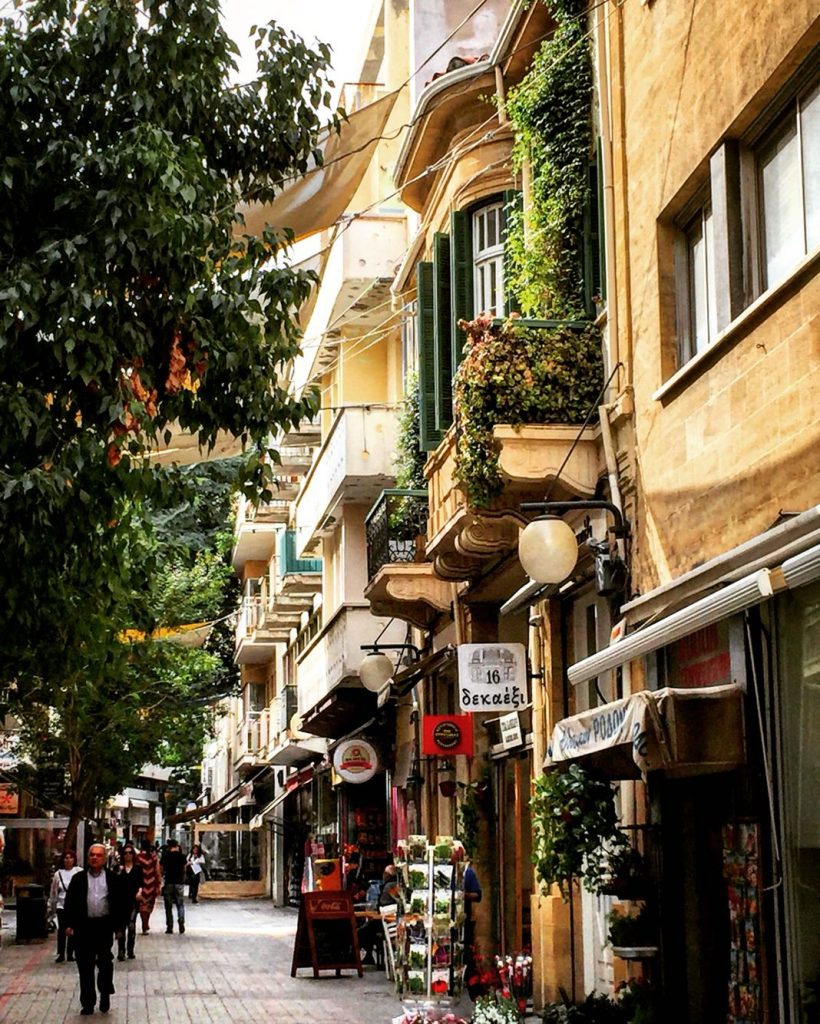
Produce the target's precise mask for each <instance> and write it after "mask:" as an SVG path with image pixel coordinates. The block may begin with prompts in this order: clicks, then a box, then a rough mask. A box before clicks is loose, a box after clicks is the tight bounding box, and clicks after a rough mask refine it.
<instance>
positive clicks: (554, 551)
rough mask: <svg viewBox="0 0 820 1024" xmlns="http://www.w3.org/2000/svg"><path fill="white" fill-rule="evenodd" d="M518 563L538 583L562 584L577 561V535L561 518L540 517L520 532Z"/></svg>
mask: <svg viewBox="0 0 820 1024" xmlns="http://www.w3.org/2000/svg"><path fill="white" fill-rule="evenodd" d="M518 560H519V561H520V562H521V566H522V568H523V569H524V572H526V573H527V575H528V576H530V578H531V579H533V580H535V582H536V583H563V581H564V580H565V579H566V578H567V577H568V576H569V575H570V573H571V572H572V570H573V569H574V568H575V563H576V562H577V561H578V541H577V540H576V539H575V531H574V530H573V529H572V527H571V526H570V525H569V524H568V523H565V522H564V520H563V519H560V518H559V517H558V516H549V515H547V516H538V517H537V518H536V519H533V521H532V522H531V523H528V524H527V526H526V527H524V529H523V530H522V531H521V536H520V537H519V538H518Z"/></svg>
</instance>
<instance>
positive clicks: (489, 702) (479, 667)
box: [458, 643, 527, 712]
mask: <svg viewBox="0 0 820 1024" xmlns="http://www.w3.org/2000/svg"><path fill="white" fill-rule="evenodd" d="M458 700H459V707H460V708H461V710H462V711H473V712H475V711H504V710H507V711H517V710H518V709H519V708H523V707H526V704H527V654H526V651H525V650H524V645H523V644H501V643H497V644H460V645H459V648H458Z"/></svg>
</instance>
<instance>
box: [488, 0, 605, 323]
mask: <svg viewBox="0 0 820 1024" xmlns="http://www.w3.org/2000/svg"><path fill="white" fill-rule="evenodd" d="M543 2H546V3H548V6H549V9H550V13H551V14H552V17H553V18H554V19H555V22H556V24H557V27H556V29H555V32H554V33H553V34H552V36H551V37H550V38H549V39H547V40H545V42H544V43H543V44H542V46H541V48H540V50H539V51H538V53H537V54H536V55H535V58H534V59H533V62H532V67H531V69H530V71H529V72H528V73H527V75H526V77H525V78H524V79H523V80H522V81H521V82H520V84H519V85H518V86H517V87H516V88H515V89H513V90H511V91H510V94H509V96H508V97H507V113H508V115H509V117H510V120H511V122H512V125H513V129H514V132H515V142H514V146H513V161H514V163H515V166H516V168H517V169H518V170H520V169H521V167H522V166H523V164H524V162H525V161H526V160H529V162H530V169H531V182H532V188H531V201H530V203H529V208H528V210H527V211H526V212H524V211H520V210H511V211H509V212H508V218H509V219H508V236H507V281H508V286H509V288H510V290H511V291H512V293H513V294H514V295H515V296H516V297H517V299H518V303H519V305H520V307H521V310H522V312H523V313H524V315H525V316H534V317H535V316H537V317H545V318H550V319H571V318H573V317H578V316H583V315H584V313H585V309H584V307H585V303H584V279H583V252H582V248H583V247H582V235H583V211H584V207H585V205H586V203H587V202H588V200H589V184H588V179H587V164H588V161H589V158H590V150H591V146H592V64H591V58H590V51H589V46H588V44H587V40H586V29H587V26H586V18H585V16H584V14H585V10H586V6H587V5H586V0H543Z"/></svg>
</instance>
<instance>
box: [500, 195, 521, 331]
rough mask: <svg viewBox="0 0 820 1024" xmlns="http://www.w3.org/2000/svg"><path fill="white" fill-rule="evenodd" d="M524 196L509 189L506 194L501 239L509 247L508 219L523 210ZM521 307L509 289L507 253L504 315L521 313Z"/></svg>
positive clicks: (505, 259) (505, 261) (505, 260)
mask: <svg viewBox="0 0 820 1024" xmlns="http://www.w3.org/2000/svg"><path fill="white" fill-rule="evenodd" d="M523 200H524V197H523V195H522V194H521V193H520V192H518V191H517V190H515V189H507V190H506V191H505V193H504V207H503V211H502V212H503V221H502V226H501V232H502V234H501V237H502V238H503V239H504V245H505V247H506V245H507V217H508V216H509V214H510V213H512V212H513V211H518V210H520V209H521V205H522V203H523ZM520 312H521V307H520V306H519V305H518V299H517V298H516V296H515V295H513V293H512V292H511V291H510V289H509V288H508V287H507V258H506V251H505V256H504V315H505V316H509V315H510V313H520Z"/></svg>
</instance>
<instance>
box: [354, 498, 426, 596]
mask: <svg viewBox="0 0 820 1024" xmlns="http://www.w3.org/2000/svg"><path fill="white" fill-rule="evenodd" d="M427 514H428V513H427V491H423V490H419V491H411V490H402V489H399V488H390V489H389V490H385V491H382V493H381V494H380V495H379V497H378V498H377V499H376V502H375V504H374V505H373V507H372V508H371V509H370V511H369V512H368V513H367V519H366V520H365V529H366V532H367V575H368V579H371V580H372V579H373V577H374V576H375V575H376V573H377V572H378V571H379V569H381V567H382V566H383V565H389V564H391V563H395V562H417V561H419V560H420V559H421V558H422V557H423V556H422V555H421V554H420V546H419V537H420V536H422V535H424V534H425V533H426V531H427Z"/></svg>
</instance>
